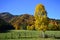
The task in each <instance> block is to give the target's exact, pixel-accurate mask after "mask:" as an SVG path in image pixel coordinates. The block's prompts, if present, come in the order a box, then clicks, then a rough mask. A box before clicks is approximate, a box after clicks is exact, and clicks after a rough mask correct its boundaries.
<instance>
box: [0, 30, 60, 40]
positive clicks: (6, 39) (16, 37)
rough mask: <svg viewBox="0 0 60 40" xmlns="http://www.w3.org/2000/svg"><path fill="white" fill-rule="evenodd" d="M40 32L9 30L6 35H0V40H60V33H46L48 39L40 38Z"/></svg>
mask: <svg viewBox="0 0 60 40" xmlns="http://www.w3.org/2000/svg"><path fill="white" fill-rule="evenodd" d="M42 33H43V32H42V31H34V30H33V31H32V30H10V31H8V32H7V33H0V40H60V39H55V38H54V37H60V31H46V32H45V34H46V35H48V37H49V38H42V35H43V34H42Z"/></svg>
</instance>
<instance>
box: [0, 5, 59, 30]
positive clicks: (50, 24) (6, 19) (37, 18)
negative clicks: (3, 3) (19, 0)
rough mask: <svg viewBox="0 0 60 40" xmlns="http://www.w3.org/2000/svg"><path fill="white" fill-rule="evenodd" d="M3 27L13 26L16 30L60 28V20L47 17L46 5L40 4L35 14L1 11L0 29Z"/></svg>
mask: <svg viewBox="0 0 60 40" xmlns="http://www.w3.org/2000/svg"><path fill="white" fill-rule="evenodd" d="M1 27H3V28H5V29H9V28H6V27H10V28H11V27H12V28H13V29H15V30H60V20H59V19H52V18H49V17H47V12H46V10H45V8H44V5H42V4H38V5H37V6H36V8H35V12H34V15H29V14H23V15H12V14H10V13H8V12H2V13H0V29H1Z"/></svg>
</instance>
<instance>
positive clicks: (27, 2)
mask: <svg viewBox="0 0 60 40" xmlns="http://www.w3.org/2000/svg"><path fill="white" fill-rule="evenodd" d="M40 3H41V4H43V5H44V6H45V9H46V11H47V13H48V17H49V18H55V19H60V0H0V12H10V13H11V14H13V15H21V14H25V13H28V14H31V15H34V10H35V7H36V5H37V4H40Z"/></svg>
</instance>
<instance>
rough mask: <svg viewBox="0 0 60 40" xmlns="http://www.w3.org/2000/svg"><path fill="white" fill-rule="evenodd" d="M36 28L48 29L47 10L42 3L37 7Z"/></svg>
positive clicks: (35, 15) (35, 14)
mask: <svg viewBox="0 0 60 40" xmlns="http://www.w3.org/2000/svg"><path fill="white" fill-rule="evenodd" d="M34 17H35V20H36V21H35V29H36V30H46V28H47V24H48V21H47V12H46V10H45V7H44V6H43V5H42V4H38V5H37V6H36V8H35V13H34Z"/></svg>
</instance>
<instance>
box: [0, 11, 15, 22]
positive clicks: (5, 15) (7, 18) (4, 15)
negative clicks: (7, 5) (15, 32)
mask: <svg viewBox="0 0 60 40" xmlns="http://www.w3.org/2000/svg"><path fill="white" fill-rule="evenodd" d="M13 17H14V15H12V14H10V13H9V12H2V13H0V18H2V19H4V20H5V21H7V22H9V21H10V20H11V19H12V18H13Z"/></svg>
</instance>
